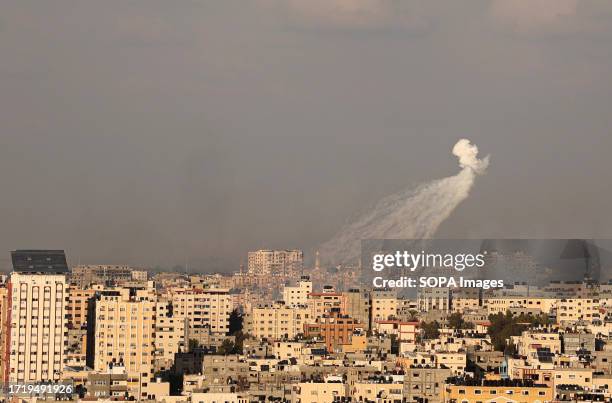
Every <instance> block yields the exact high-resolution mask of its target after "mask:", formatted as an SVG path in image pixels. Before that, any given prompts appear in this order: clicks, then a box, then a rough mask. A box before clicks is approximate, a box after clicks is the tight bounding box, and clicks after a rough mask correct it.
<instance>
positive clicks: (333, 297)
mask: <svg viewBox="0 0 612 403" xmlns="http://www.w3.org/2000/svg"><path fill="white" fill-rule="evenodd" d="M308 307H309V308H310V317H311V319H312V321H315V320H316V319H318V318H322V317H323V316H326V315H329V314H330V313H331V312H332V311H339V312H341V313H343V314H345V313H346V296H345V295H344V294H342V293H339V292H334V291H332V290H329V291H324V292H313V293H310V294H309V295H308Z"/></svg>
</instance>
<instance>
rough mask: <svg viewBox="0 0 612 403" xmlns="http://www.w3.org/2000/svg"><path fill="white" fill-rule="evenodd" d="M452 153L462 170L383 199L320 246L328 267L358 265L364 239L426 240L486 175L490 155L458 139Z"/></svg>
mask: <svg viewBox="0 0 612 403" xmlns="http://www.w3.org/2000/svg"><path fill="white" fill-rule="evenodd" d="M452 153H453V154H454V155H455V156H457V158H458V159H459V166H460V167H461V168H462V169H461V171H460V172H459V173H458V174H456V175H454V176H449V177H447V178H442V179H437V180H434V181H431V182H428V183H425V184H422V185H420V186H418V187H417V188H416V189H406V190H403V191H401V192H398V193H395V194H392V195H390V196H387V197H385V198H383V199H382V200H380V201H379V202H378V203H377V204H376V205H375V206H374V208H372V209H371V210H369V211H367V212H366V213H365V214H363V215H361V216H360V217H359V218H357V219H356V220H355V221H353V222H351V223H350V224H348V225H347V226H345V227H344V228H343V229H341V230H340V232H338V233H337V234H336V235H335V236H334V237H333V238H332V239H330V240H329V241H327V242H326V243H324V244H323V245H321V248H320V252H321V258H322V259H323V261H324V262H325V263H328V264H355V263H356V262H357V261H358V259H359V253H360V241H361V240H362V239H427V238H431V237H432V236H433V235H434V234H435V233H436V230H437V229H438V227H439V226H440V224H442V222H444V220H446V219H447V218H448V217H449V216H450V215H451V213H452V212H453V211H454V210H455V208H457V206H458V205H459V203H461V202H462V201H463V200H465V199H466V198H467V197H468V196H469V194H470V190H471V189H472V186H473V185H474V181H475V178H476V176H477V175H481V174H484V173H485V170H486V168H487V166H488V165H489V156H487V157H485V158H483V159H482V160H481V159H478V147H476V145H474V144H471V143H470V141H469V140H467V139H461V140H459V141H458V142H457V143H456V144H455V146H454V147H453V150H452Z"/></svg>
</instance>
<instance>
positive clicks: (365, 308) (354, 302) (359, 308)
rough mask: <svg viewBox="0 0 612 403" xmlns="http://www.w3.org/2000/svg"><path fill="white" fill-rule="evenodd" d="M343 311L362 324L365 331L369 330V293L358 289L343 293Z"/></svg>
mask: <svg viewBox="0 0 612 403" xmlns="http://www.w3.org/2000/svg"><path fill="white" fill-rule="evenodd" d="M342 295H343V296H344V301H345V311H346V314H347V315H348V316H350V317H351V318H354V319H357V320H358V321H359V322H360V323H362V324H363V327H364V329H365V330H369V329H370V293H369V292H368V291H365V290H360V289H358V288H351V289H349V290H348V291H347V292H343V293H342Z"/></svg>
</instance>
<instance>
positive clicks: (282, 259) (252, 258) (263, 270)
mask: <svg viewBox="0 0 612 403" xmlns="http://www.w3.org/2000/svg"><path fill="white" fill-rule="evenodd" d="M303 265H304V253H303V252H302V251H301V250H299V249H293V250H270V249H260V250H258V251H254V252H249V253H248V272H249V274H252V275H257V276H266V275H273V276H288V275H293V276H295V275H300V274H301V273H302V268H303Z"/></svg>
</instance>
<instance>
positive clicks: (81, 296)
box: [66, 285, 95, 329]
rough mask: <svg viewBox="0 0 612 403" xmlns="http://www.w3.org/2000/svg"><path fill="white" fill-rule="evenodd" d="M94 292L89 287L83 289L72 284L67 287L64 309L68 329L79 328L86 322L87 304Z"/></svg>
mask: <svg viewBox="0 0 612 403" xmlns="http://www.w3.org/2000/svg"><path fill="white" fill-rule="evenodd" d="M94 293H95V291H94V290H93V289H91V288H89V289H86V290H83V289H81V288H80V287H78V286H74V285H73V286H69V287H68V298H67V306H66V311H67V319H68V328H69V329H80V328H81V327H84V325H86V324H87V306H88V304H89V301H90V299H91V298H92V297H93V296H94Z"/></svg>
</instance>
